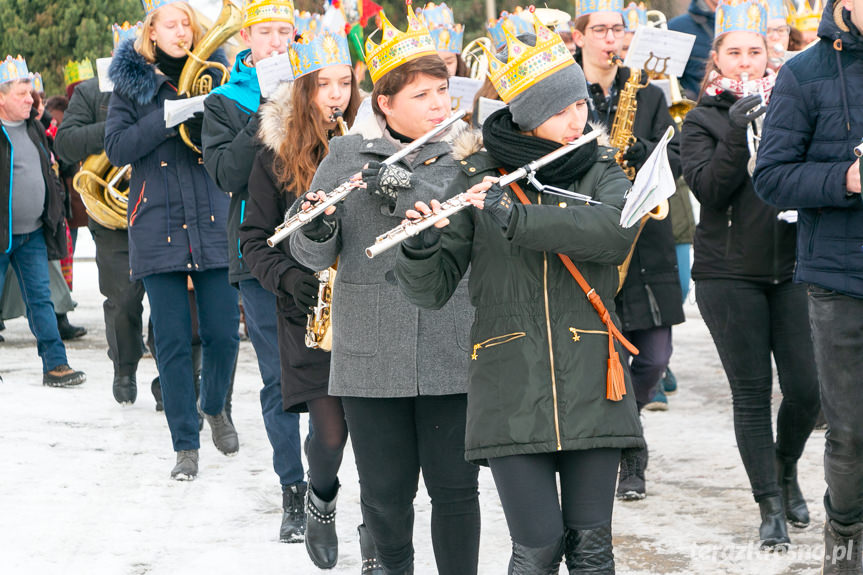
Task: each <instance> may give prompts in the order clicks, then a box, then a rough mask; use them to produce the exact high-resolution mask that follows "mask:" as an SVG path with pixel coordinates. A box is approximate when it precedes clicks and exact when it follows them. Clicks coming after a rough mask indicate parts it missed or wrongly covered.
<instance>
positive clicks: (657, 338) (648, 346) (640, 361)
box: [623, 326, 672, 411]
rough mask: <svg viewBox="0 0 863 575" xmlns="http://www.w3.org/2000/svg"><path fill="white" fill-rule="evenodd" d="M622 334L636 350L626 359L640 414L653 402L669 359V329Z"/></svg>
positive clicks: (670, 349)
mask: <svg viewBox="0 0 863 575" xmlns="http://www.w3.org/2000/svg"><path fill="white" fill-rule="evenodd" d="M623 335H624V336H625V337H626V339H628V340H629V341H630V342H631V343H632V345H634V346H635V347H637V348H638V355H633V356H630V360H629V371H630V373H631V374H632V387H633V389H634V390H635V404H636V405H637V406H638V411H641V408H643V407H644V406H645V405H647V404H648V403H650V400H651V399H653V395H654V393H655V392H656V388H657V386H658V385H659V381H660V379H662V374H663V373H665V370H666V369H667V368H668V362H669V361H670V360H671V351H672V347H671V326H660V327H653V328H650V329H638V330H633V331H627V332H624V334H623ZM624 353H625V354H626V355H627V356H629V352H628V351H625V350H624Z"/></svg>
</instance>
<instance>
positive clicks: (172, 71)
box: [156, 46, 189, 86]
mask: <svg viewBox="0 0 863 575" xmlns="http://www.w3.org/2000/svg"><path fill="white" fill-rule="evenodd" d="M188 59H189V57H188V56H187V55H186V54H183V55H182V56H180V57H179V58H175V57H174V56H171V55H169V54H166V53H165V52H163V51H162V49H161V48H159V47H158V46H156V66H157V67H158V68H159V71H160V72H162V73H163V74H164V75H165V76H167V77H168V78H169V79H170V80H171V82H173V83H174V86H176V85H177V84H179V83H180V74H182V72H183V66H185V65H186V60H188Z"/></svg>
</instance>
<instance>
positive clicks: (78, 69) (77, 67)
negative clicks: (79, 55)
mask: <svg viewBox="0 0 863 575" xmlns="http://www.w3.org/2000/svg"><path fill="white" fill-rule="evenodd" d="M95 75H96V73H95V72H94V71H93V63H92V62H90V60H88V59H86V58H85V59H83V60H81V61H80V62H73V61H72V60H69V63H68V64H66V69H65V70H64V71H63V77H64V79H65V80H66V85H67V86H68V85H69V84H74V83H75V82H83V81H84V80H89V79H90V78H92V77H94V76H95Z"/></svg>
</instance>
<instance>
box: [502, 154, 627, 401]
mask: <svg viewBox="0 0 863 575" xmlns="http://www.w3.org/2000/svg"><path fill="white" fill-rule="evenodd" d="M500 173H501V174H506V171H505V170H503V169H500ZM509 187H510V188H512V190H513V191H514V192H515V195H516V197H518V199H519V201H521V203H522V204H525V205H529V204H530V203H531V201H530V199H529V198H528V197H527V195H526V194H525V193H524V190H522V189H521V186H519V185H518V184H517V183H515V182H513V183H511V184H510V185H509ZM557 257H559V258H560V260H561V261H562V262H563V265H564V266H565V267H566V269H567V270H569V273H570V274H571V275H572V277H573V278H574V279H575V281H576V283H578V286H579V287H580V288H581V290H582V291H583V292H584V295H585V296H587V299H588V301H590V304H591V305H592V306H593V309H595V310H596V313H597V314H598V315H599V319H601V320H602V323H604V324H605V327H606V328H607V329H608V374H607V376H606V393H605V397H606V398H607V399H610V400H612V401H620V400H621V399H623V396H624V395H626V383H625V380H624V376H623V365H622V364H621V363H620V354H618V353H617V350H615V349H614V340H615V339H616V340H617V341H619V342H620V344H621V345H622V346H623V347H625V348H626V349H627V350H629V352H630V353H631V354H633V355H638V348H636V347H635V346H634V345H632V343H630V342H629V340H627V339H626V338H625V337H623V334H622V333H620V330H619V329H617V326H616V325H614V322H613V321H612V320H611V314H610V313H609V312H608V309H606V307H605V304H604V303H602V298H601V297H599V294H598V293H596V290H594V289H593V288H592V287H590V284H588V283H587V280H586V279H584V276H583V275H581V272H580V271H578V268H577V267H575V264H574V263H573V261H572V258H570V257H569V256H568V255H565V254H557ZM549 345H551V342H549Z"/></svg>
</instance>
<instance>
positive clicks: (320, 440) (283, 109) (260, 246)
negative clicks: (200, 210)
mask: <svg viewBox="0 0 863 575" xmlns="http://www.w3.org/2000/svg"><path fill="white" fill-rule="evenodd" d="M322 37H323V36H322ZM326 37H330V36H326ZM332 38H335V39H336V40H337V42H338V43H339V45H340V46H342V47H343V48H344V50H343V52H341V53H342V55H343V56H344V60H340V61H337V62H334V63H332V64H329V65H324V66H320V67H318V66H316V65H312V68H311V69H309V68H308V67H307V68H303V66H302V64H301V59H300V58H296V59H294V58H292V63H293V64H294V76H295V77H296V81H294V83H293V85H292V86H291V85H286V86H284V87H283V88H282V89H280V90H279V91H278V92H277V93H276V95H275V96H274V97H273V99H272V101H271V102H269V103H267V104H265V105H264V106H263V110H262V112H261V120H260V122H261V130H260V133H261V140H262V142H263V147H262V148H261V150H260V152H259V153H258V155H257V157H256V158H255V162H254V166H253V167H252V170H251V175H250V177H249V195H248V203H247V204H246V217H245V219H244V220H243V222H242V224H240V239H241V241H242V243H241V247H242V250H243V255H244V259H245V260H246V264H247V265H248V266H249V268H250V269H251V271H252V273H253V274H254V275H255V277H257V278H259V280H260V282H261V284H260V285H263V286H264V287H265V288H266V289H267V290H269V291H270V292H272V293H271V295H272V294H275V295H274V299H275V300H276V301H277V302H278V314H276V315H278V353H277V356H276V357H277V358H278V357H280V358H281V363H282V372H281V373H282V380H281V381H282V403H283V404H284V408H285V409H287V410H290V411H293V412H296V411H306V410H308V412H309V419H310V422H311V425H310V426H309V438H308V443H307V444H306V445H307V447H306V457H307V458H308V462H309V485H308V497H307V499H306V502H307V503H306V505H307V508H306V521H307V527H306V549H307V550H308V552H309V557H310V558H311V559H312V561H313V562H314V563H315V565H317V566H318V567H320V568H322V569H329V568H332V567H333V566H335V564H336V561H337V559H338V538H337V537H336V525H335V521H334V520H332V519H333V517H334V516H335V511H336V495H337V494H338V491H339V481H338V477H337V474H338V471H339V468H340V467H341V463H342V453H343V451H344V448H345V443H346V442H347V439H348V428H347V423H345V412H344V410H343V409H342V401H341V399H340V398H339V397H334V396H330V395H329V393H328V387H327V386H328V383H329V375H330V354H329V352H325V351H322V350H320V349H309V348H308V347H306V344H305V335H306V318H307V316H308V314H309V313H310V312H311V311H312V308H313V307H314V306H315V304H317V299H318V298H317V295H318V283H319V282H318V279H317V278H316V277H315V276H314V275H312V271H311V270H310V269H308V268H307V267H305V266H302V265H300V264H299V263H298V262H297V261H296V260H295V259H294V258H293V257H292V256H291V253H290V249H289V248H288V246H289V242H287V241H284V242H282V243H281V244H280V245H278V246H276V247H275V248H271V247H269V246H268V245H267V241H266V240H267V238H268V237H269V236H271V235H272V234H273V230H274V229H275V227H276V226H277V225H279V224H280V223H282V221H283V214H284V213H285V212H286V211H287V209H288V207H289V206H290V205H291V204H293V202H294V201H295V200H296V198H298V197H299V196H300V195H302V194H303V193H304V192H306V191H307V190H308V188H309V185H310V184H311V181H312V178H313V177H314V175H315V170H316V169H317V167H318V164H319V163H320V161H321V160H322V159H323V157H324V156H326V154H327V152H328V150H329V141H328V138H329V137H332V136H335V135H340V132H339V131H338V126H337V125H336V123H335V120H334V119H332V115H333V109H334V108H338V109H339V110H342V111H343V112H344V114H345V121H347V122H353V120H354V117H355V116H356V110H357V108H358V106H359V100H360V95H359V90H358V87H357V82H356V80H355V79H354V75H353V67H352V66H351V62H350V56H348V51H347V39H346V38H344V37H342V36H332ZM312 46H321V44H320V43H317V42H315V43H314V44H312ZM297 48H299V49H300V50H304V49H307V48H306V46H304V45H298V44H294V47H293V48H292V50H293V51H292V54H294V53H296V50H297ZM308 53H309V52H304V54H308ZM306 61H307V62H308V61H310V60H306ZM322 61H325V60H323V59H322ZM262 289H263V288H262ZM303 489H305V487H303ZM330 515H332V517H329V520H328V519H327V517H328V516H330ZM361 536H362V531H361Z"/></svg>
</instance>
